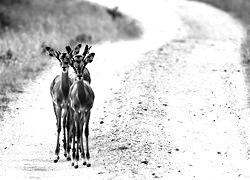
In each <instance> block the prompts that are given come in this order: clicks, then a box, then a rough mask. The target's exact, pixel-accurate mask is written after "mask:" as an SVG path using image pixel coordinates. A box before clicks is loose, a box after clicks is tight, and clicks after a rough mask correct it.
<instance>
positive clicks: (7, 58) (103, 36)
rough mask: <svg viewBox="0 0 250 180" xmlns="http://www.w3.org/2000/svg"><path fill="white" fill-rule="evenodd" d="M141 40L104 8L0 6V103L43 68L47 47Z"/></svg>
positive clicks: (28, 1)
mask: <svg viewBox="0 0 250 180" xmlns="http://www.w3.org/2000/svg"><path fill="white" fill-rule="evenodd" d="M140 34H141V29H140V27H139V25H138V23H137V22H136V21H135V20H133V19H131V18H129V17H126V16H125V15H123V16H122V17H120V18H119V19H116V20H113V19H112V17H110V15H109V14H108V13H107V9H106V8H104V7H101V6H98V5H95V4H91V3H89V2H86V1H80V0H43V1H40V0H1V2H0V103H1V104H2V102H7V101H8V100H6V93H8V92H10V91H14V92H21V91H22V87H23V85H24V84H25V83H26V82H27V80H29V79H30V78H34V77H36V76H37V75H38V74H39V73H40V72H41V71H42V70H43V69H44V68H45V67H46V66H47V65H48V58H47V57H45V56H43V55H42V53H43V48H44V46H46V45H50V46H52V47H54V48H57V49H60V50H63V48H64V47H65V46H66V45H67V44H70V45H74V44H76V43H77V41H82V42H83V43H84V42H85V43H91V44H94V43H100V42H102V41H106V40H109V41H115V40H119V39H131V38H137V37H139V36H140ZM79 37H80V38H79ZM84 37H88V38H87V39H84ZM1 104H0V108H1ZM0 110H1V109H0Z"/></svg>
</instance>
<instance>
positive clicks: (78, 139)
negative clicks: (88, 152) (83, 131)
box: [75, 113, 80, 168]
mask: <svg viewBox="0 0 250 180" xmlns="http://www.w3.org/2000/svg"><path fill="white" fill-rule="evenodd" d="M79 115H80V113H77V120H76V136H77V143H76V164H75V168H78V161H79V148H80V147H79V145H80V116H79Z"/></svg>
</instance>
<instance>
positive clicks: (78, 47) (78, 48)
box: [73, 44, 82, 55]
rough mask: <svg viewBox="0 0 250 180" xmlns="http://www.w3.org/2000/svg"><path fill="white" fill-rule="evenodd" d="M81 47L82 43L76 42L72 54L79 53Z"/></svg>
mask: <svg viewBox="0 0 250 180" xmlns="http://www.w3.org/2000/svg"><path fill="white" fill-rule="evenodd" d="M81 47H82V44H78V45H77V46H76V47H75V50H74V53H73V54H74V55H76V54H79V52H80V49H81Z"/></svg>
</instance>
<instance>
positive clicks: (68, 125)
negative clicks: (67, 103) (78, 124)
mask: <svg viewBox="0 0 250 180" xmlns="http://www.w3.org/2000/svg"><path fill="white" fill-rule="evenodd" d="M71 114H72V112H71V111H70V109H69V111H68V114H67V123H66V128H67V161H70V160H71V158H70V149H71V147H70V142H71V137H72V130H73V129H72V128H73V124H72V118H71Z"/></svg>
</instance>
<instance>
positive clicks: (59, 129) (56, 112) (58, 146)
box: [54, 105, 62, 163]
mask: <svg viewBox="0 0 250 180" xmlns="http://www.w3.org/2000/svg"><path fill="white" fill-rule="evenodd" d="M54 111H55V114H56V119H57V123H56V126H57V143H56V150H55V155H56V158H55V159H54V162H55V163H57V162H58V160H59V152H60V144H59V139H60V132H61V114H62V109H61V108H60V107H58V106H57V107H55V105H54Z"/></svg>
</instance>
